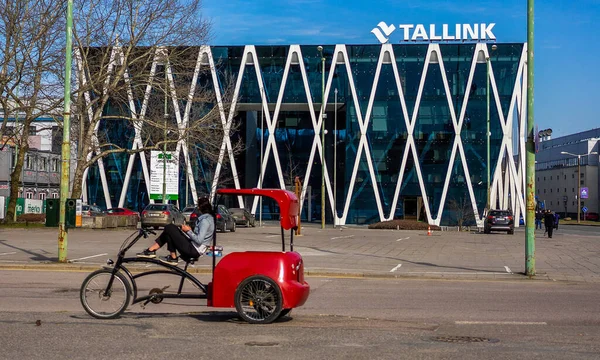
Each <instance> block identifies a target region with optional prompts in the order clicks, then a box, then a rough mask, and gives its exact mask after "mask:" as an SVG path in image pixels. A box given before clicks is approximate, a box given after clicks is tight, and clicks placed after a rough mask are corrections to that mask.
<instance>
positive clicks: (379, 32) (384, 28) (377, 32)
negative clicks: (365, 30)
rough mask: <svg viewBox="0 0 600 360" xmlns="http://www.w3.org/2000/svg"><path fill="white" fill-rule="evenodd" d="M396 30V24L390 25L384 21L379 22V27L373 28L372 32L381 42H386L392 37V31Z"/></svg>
mask: <svg viewBox="0 0 600 360" xmlns="http://www.w3.org/2000/svg"><path fill="white" fill-rule="evenodd" d="M380 29H381V30H380ZM394 30H396V26H395V25H394V24H392V25H390V26H388V25H387V24H386V23H385V22H383V21H382V22H380V23H379V24H377V27H376V28H373V30H371V32H372V33H373V34H374V35H375V36H376V37H377V40H379V42H380V43H382V44H385V43H386V42H388V40H389V39H390V38H389V36H390V34H391V33H393V32H394ZM382 31H383V33H382ZM384 34H385V35H384Z"/></svg>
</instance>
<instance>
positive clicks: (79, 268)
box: [0, 263, 560, 282]
mask: <svg viewBox="0 0 600 360" xmlns="http://www.w3.org/2000/svg"><path fill="white" fill-rule="evenodd" d="M104 266H105V265H98V264H96V265H78V264H68V263H67V264H62V263H37V264H0V271H2V270H4V271H10V270H13V271H19V270H23V271H72V272H92V271H95V270H98V269H101V268H102V267H104ZM128 269H129V270H130V271H131V272H132V273H137V272H141V271H144V270H146V268H145V267H137V266H136V267H128ZM188 272H189V273H190V274H201V275H210V274H212V271H211V270H210V269H201V268H188ZM304 276H306V277H332V278H346V279H360V278H363V279H388V280H394V279H404V280H406V279H413V280H460V281H472V280H491V281H527V280H530V281H538V282H539V281H551V282H558V281H560V280H555V279H552V278H550V277H548V276H547V275H537V276H536V277H535V278H529V277H527V276H525V275H524V274H515V273H512V274H508V273H507V274H506V275H504V274H482V273H473V274H452V273H444V274H437V275H432V274H411V273H404V274H402V273H400V274H398V273H396V274H385V273H364V272H335V271H329V270H326V269H322V270H308V269H305V271H304Z"/></svg>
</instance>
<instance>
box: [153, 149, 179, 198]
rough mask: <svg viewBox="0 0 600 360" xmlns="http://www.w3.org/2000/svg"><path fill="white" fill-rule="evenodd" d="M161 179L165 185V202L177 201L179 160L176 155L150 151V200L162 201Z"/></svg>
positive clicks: (172, 152)
mask: <svg viewBox="0 0 600 360" xmlns="http://www.w3.org/2000/svg"><path fill="white" fill-rule="evenodd" d="M165 172H166V175H165ZM163 179H165V180H166V184H167V186H166V193H165V197H166V200H177V198H178V197H179V158H178V157H177V153H176V152H175V151H166V152H164V153H163V152H162V151H156V150H152V151H151V153H150V199H153V200H161V199H162V192H163Z"/></svg>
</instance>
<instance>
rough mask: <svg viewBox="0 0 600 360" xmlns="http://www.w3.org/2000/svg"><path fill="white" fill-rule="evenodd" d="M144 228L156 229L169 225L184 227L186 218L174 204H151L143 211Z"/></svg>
mask: <svg viewBox="0 0 600 360" xmlns="http://www.w3.org/2000/svg"><path fill="white" fill-rule="evenodd" d="M141 220H142V227H150V226H153V227H154V228H155V229H158V228H159V227H164V226H166V225H168V224H175V225H183V223H184V222H185V217H184V216H183V214H182V213H181V211H179V209H178V208H177V207H176V206H175V205H173V204H150V205H148V206H146V208H145V209H144V211H142V219H141Z"/></svg>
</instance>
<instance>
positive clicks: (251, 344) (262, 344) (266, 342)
mask: <svg viewBox="0 0 600 360" xmlns="http://www.w3.org/2000/svg"><path fill="white" fill-rule="evenodd" d="M245 345H246V346H277V345H279V343H277V342H268V341H250V342H247V343H246V344H245Z"/></svg>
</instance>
